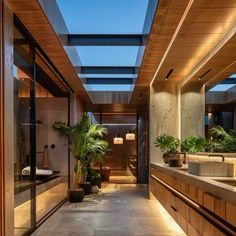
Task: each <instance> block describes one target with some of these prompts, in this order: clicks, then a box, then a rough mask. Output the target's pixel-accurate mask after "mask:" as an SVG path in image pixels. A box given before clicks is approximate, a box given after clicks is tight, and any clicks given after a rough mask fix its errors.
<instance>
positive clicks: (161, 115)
mask: <svg viewBox="0 0 236 236" xmlns="http://www.w3.org/2000/svg"><path fill="white" fill-rule="evenodd" d="M149 130H150V135H149V137H150V139H149V142H150V146H149V147H150V162H157V163H158V162H163V161H162V153H161V152H160V150H159V149H158V148H156V147H155V146H154V144H153V142H154V141H155V139H156V137H157V136H159V135H162V134H169V135H173V136H174V137H179V135H180V134H179V92H178V88H177V87H176V86H175V85H170V84H157V85H156V86H155V87H151V88H150V128H149Z"/></svg>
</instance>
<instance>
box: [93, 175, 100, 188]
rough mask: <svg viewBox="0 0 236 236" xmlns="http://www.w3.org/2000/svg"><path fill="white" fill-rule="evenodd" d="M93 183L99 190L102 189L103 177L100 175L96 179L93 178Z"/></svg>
mask: <svg viewBox="0 0 236 236" xmlns="http://www.w3.org/2000/svg"><path fill="white" fill-rule="evenodd" d="M91 183H92V185H96V186H98V187H99V188H101V187H102V177H101V175H100V174H99V176H96V177H95V176H93V177H92V178H91Z"/></svg>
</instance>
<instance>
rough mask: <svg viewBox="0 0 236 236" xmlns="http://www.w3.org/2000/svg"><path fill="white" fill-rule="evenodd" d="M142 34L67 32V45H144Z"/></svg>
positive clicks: (144, 37) (144, 39) (144, 38)
mask: <svg viewBox="0 0 236 236" xmlns="http://www.w3.org/2000/svg"><path fill="white" fill-rule="evenodd" d="M146 38H147V36H146V35H142V34H68V35H67V45H68V46H144V45H145V44H146Z"/></svg>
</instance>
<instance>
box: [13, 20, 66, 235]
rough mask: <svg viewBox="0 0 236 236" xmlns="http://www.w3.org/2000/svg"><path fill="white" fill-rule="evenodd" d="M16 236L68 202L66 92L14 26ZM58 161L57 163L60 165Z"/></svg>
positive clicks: (31, 42) (29, 40)
mask: <svg viewBox="0 0 236 236" xmlns="http://www.w3.org/2000/svg"><path fill="white" fill-rule="evenodd" d="M13 74H14V107H15V109H14V110H15V124H14V126H15V137H14V139H15V158H14V177H15V189H14V192H15V198H14V199H15V210H14V214H15V216H14V221H15V222H14V225H15V235H24V234H25V233H26V232H30V231H32V230H33V229H34V228H35V227H36V225H37V224H38V223H39V222H40V221H42V220H43V219H44V218H45V217H46V216H47V215H48V214H49V213H50V212H51V211H52V210H53V209H54V208H55V207H57V206H58V205H59V204H61V203H62V202H63V201H64V200H65V198H66V192H67V187H68V151H67V139H64V140H63V139H61V138H59V137H58V135H57V133H56V132H55V131H54V130H53V128H52V125H53V123H54V122H56V121H62V122H66V123H68V109H69V106H68V94H69V93H68V92H69V91H68V89H67V88H66V86H64V84H63V83H62V82H61V80H60V79H59V76H58V75H57V74H56V73H55V72H54V70H52V65H51V64H50V62H48V60H47V59H45V57H44V56H42V53H40V51H39V50H38V49H37V47H36V46H35V44H34V43H33V41H32V40H31V38H30V37H29V36H28V35H27V33H26V32H25V31H24V30H23V29H22V27H21V26H20V25H19V23H18V22H17V20H16V21H15V27H14V66H13ZM58 160H60V161H58Z"/></svg>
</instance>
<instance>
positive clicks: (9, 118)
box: [3, 0, 15, 235]
mask: <svg viewBox="0 0 236 236" xmlns="http://www.w3.org/2000/svg"><path fill="white" fill-rule="evenodd" d="M3 2H4V4H3V25H4V28H3V44H4V48H3V50H4V58H3V60H4V61H3V67H4V68H3V76H4V88H3V89H4V98H3V100H4V104H3V106H4V107H3V108H4V110H3V119H4V123H3V125H4V127H3V128H4V130H3V132H4V170H5V171H4V191H5V192H4V198H5V202H4V214H5V216H6V217H5V222H4V223H5V235H14V232H13V229H14V154H15V142H14V138H13V137H14V134H15V132H14V125H13V124H14V81H13V69H12V67H13V12H12V11H11V9H10V7H9V5H8V4H7V2H6V1H5V0H4V1H3Z"/></svg>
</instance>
